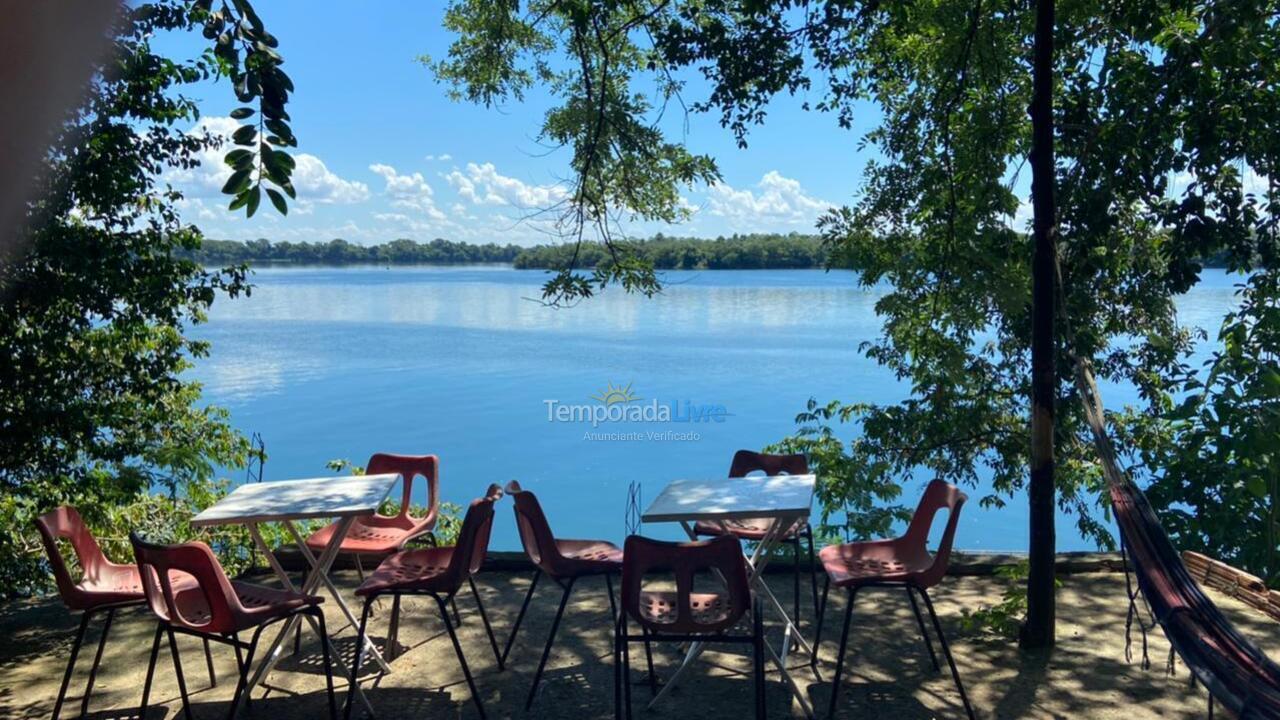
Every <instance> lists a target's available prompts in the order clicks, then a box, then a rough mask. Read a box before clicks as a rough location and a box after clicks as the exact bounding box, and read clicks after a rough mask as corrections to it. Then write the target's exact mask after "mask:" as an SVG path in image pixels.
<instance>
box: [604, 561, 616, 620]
mask: <svg viewBox="0 0 1280 720" xmlns="http://www.w3.org/2000/svg"><path fill="white" fill-rule="evenodd" d="M604 587H605V589H606V590H608V591H609V617H610V618H612V619H613V621H614V622H615V623H616V622H618V601H617V600H615V599H614V598H613V576H612V575H610V574H609V573H605V574H604Z"/></svg>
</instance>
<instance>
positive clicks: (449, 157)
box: [424, 153, 453, 162]
mask: <svg viewBox="0 0 1280 720" xmlns="http://www.w3.org/2000/svg"><path fill="white" fill-rule="evenodd" d="M424 159H425V160H426V161H427V162H431V161H432V160H439V161H440V162H449V161H450V160H452V159H453V156H452V155H450V154H449V153H445V154H443V155H427V156H426V158H424Z"/></svg>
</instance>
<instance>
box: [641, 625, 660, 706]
mask: <svg viewBox="0 0 1280 720" xmlns="http://www.w3.org/2000/svg"><path fill="white" fill-rule="evenodd" d="M643 634H644V662H645V665H647V666H648V668H649V696H650V697H654V696H656V695H657V694H658V674H657V673H655V672H654V671H653V648H652V647H651V644H650V642H649V631H648V630H644V633H643Z"/></svg>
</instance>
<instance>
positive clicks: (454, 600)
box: [449, 594, 462, 627]
mask: <svg viewBox="0 0 1280 720" xmlns="http://www.w3.org/2000/svg"><path fill="white" fill-rule="evenodd" d="M449 607H451V608H453V624H454V626H455V627H462V614H461V613H459V612H458V596H457V595H456V594H454V595H451V596H449Z"/></svg>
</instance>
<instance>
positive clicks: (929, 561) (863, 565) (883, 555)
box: [812, 480, 974, 720]
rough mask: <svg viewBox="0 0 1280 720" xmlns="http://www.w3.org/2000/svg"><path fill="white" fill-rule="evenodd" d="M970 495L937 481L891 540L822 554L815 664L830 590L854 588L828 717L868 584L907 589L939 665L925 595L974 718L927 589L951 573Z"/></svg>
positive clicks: (838, 547) (829, 548)
mask: <svg viewBox="0 0 1280 720" xmlns="http://www.w3.org/2000/svg"><path fill="white" fill-rule="evenodd" d="M966 499H967V498H966V497H965V494H964V493H963V492H961V491H960V489H959V488H957V487H956V486H955V485H951V484H949V483H945V482H943V481H941V480H934V481H933V482H931V483H929V486H928V487H927V488H925V491H924V496H923V497H921V498H920V504H919V505H918V506H917V507H916V512H915V515H913V516H912V518H911V523H910V524H909V525H908V526H907V533H906V534H905V535H903V536H902V537H899V538H894V539H891V540H874V541H871V542H856V543H847V544H845V545H828V546H827V547H825V548H823V549H822V551H821V552H819V553H818V559H819V560H821V561H822V567H823V568H824V569H825V570H826V572H827V579H826V582H824V583H823V586H822V604H821V609H820V610H819V612H818V628H817V632H816V636H815V638H814V642H813V647H814V650H815V653H814V658H813V660H812V662H813V663H814V664H815V665H816V663H817V653H816V650H817V648H818V645H819V644H820V643H821V642H822V617H823V612H822V611H823V610H825V609H826V606H827V591H828V590H830V588H831V585H833V584H834V585H836V586H837V587H842V588H846V589H848V591H849V600H848V604H847V605H846V606H845V610H844V630H843V632H842V634H841V636H840V652H839V654H838V655H837V656H836V658H837V659H836V674H835V678H834V679H833V680H832V685H831V707H830V711H829V713H828V716H830V717H834V716H835V711H836V696H837V692H838V690H839V688H840V674H841V672H842V671H843V670H844V654H845V648H846V645H847V643H848V640H849V621H850V619H851V618H852V616H853V601H854V597H855V596H856V595H857V593H858V590H860V589H861V588H865V587H894V588H904V589H905V590H906V592H907V597H908V598H909V599H910V600H911V609H912V611H914V613H915V616H916V624H917V625H918V626H919V627H920V634H921V635H922V636H924V642H925V647H927V648H928V649H929V658H930V659H931V660H932V661H933V668H934V670H938V669H939V667H938V657H937V655H935V654H934V652H933V642H932V641H931V640H929V633H928V632H927V631H926V630H925V625H924V618H923V617H922V616H921V614H920V606H919V605H918V604H917V603H916V598H915V594H916V593H919V594H920V597H921V598H923V599H924V604H925V607H926V608H927V609H928V610H929V617H930V619H931V620H932V621H933V629H934V632H935V633H937V635H938V643H939V644H940V645H941V646H942V653H943V655H945V656H946V658H947V664H948V665H950V667H951V677H952V679H954V680H955V682H956V689H957V690H959V691H960V699H961V700H962V701H963V702H964V710H965V713H966V714H967V715H968V716H969V719H970V720H973V717H974V715H973V707H972V706H970V705H969V697H968V696H967V695H966V694H965V692H964V685H963V684H962V683H961V682H960V671H959V670H957V669H956V661H955V660H954V659H953V658H952V657H951V648H950V646H949V645H948V644H947V636H946V635H944V634H943V632H942V624H941V623H939V622H938V614H937V613H936V612H935V611H934V609H933V601H932V600H931V599H930V598H929V592H928V589H929V588H931V587H934V586H935V585H937V584H938V583H939V582H941V581H942V578H943V577H944V576H945V575H946V574H947V565H948V563H949V562H950V559H951V545H952V542H953V541H954V540H955V535H956V524H957V523H958V522H959V520H960V509H961V508H962V507H963V506H964V502H965V500H966ZM940 510H946V511H947V512H948V516H947V526H946V529H945V530H944V531H943V533H942V540H941V541H940V542H939V543H938V551H937V552H936V553H933V554H930V553H929V550H928V548H927V547H926V543H927V542H928V539H929V528H930V527H931V526H932V525H933V518H934V516H935V515H937V513H938V512H939V511H940Z"/></svg>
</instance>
